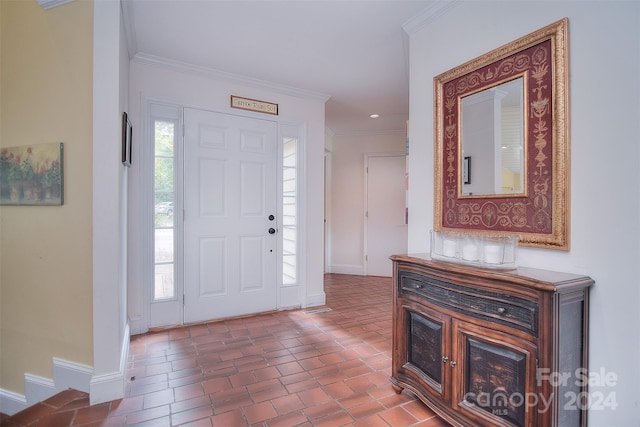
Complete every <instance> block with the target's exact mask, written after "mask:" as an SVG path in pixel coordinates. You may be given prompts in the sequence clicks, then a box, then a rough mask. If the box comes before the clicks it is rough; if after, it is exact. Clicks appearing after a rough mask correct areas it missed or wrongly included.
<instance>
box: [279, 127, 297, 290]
mask: <svg viewBox="0 0 640 427" xmlns="http://www.w3.org/2000/svg"><path fill="white" fill-rule="evenodd" d="M297 143H298V140H297V139H295V138H285V139H284V140H283V149H282V151H283V159H282V163H283V170H282V283H283V284H285V285H292V284H295V283H296V281H297V276H298V274H297V272H298V270H297V265H296V264H297V252H298V246H297V229H296V217H297V210H298V206H297V188H298V183H297V178H298V170H297V169H296V161H297V148H298V147H297Z"/></svg>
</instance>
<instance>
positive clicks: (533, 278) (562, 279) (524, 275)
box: [390, 254, 594, 291]
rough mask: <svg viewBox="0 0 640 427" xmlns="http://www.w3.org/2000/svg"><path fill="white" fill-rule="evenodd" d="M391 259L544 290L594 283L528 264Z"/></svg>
mask: <svg viewBox="0 0 640 427" xmlns="http://www.w3.org/2000/svg"><path fill="white" fill-rule="evenodd" d="M390 258H391V260H392V261H393V262H394V264H396V265H397V264H398V263H406V264H413V265H416V266H420V267H425V268H427V269H429V270H432V271H435V272H438V273H441V274H447V273H456V274H462V275H465V276H476V277H480V278H483V279H489V280H497V281H506V282H512V283H519V284H522V285H525V286H531V287H534V288H536V289H540V290H545V291H557V290H560V289H562V288H566V287H570V288H573V287H588V286H591V285H592V284H593V283H594V282H593V280H592V279H591V278H590V277H588V276H583V275H579V274H572V273H562V272H558V271H550V270H542V269H537V268H530V267H517V268H515V269H512V270H498V269H488V268H481V267H472V266H468V265H464V264H456V263H453V262H446V261H438V260H433V259H431V257H430V256H429V255H428V254H399V255H392V256H391V257H390Z"/></svg>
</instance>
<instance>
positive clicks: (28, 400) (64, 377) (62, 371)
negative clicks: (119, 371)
mask: <svg viewBox="0 0 640 427" xmlns="http://www.w3.org/2000/svg"><path fill="white" fill-rule="evenodd" d="M92 375H93V368H92V367H91V366H87V365H83V364H81V363H76V362H70V361H68V360H64V359H60V358H57V357H54V358H53V379H51V378H45V377H41V376H38V375H33V374H29V373H26V374H24V395H22V394H18V393H14V392H12V391H9V390H3V389H0V412H2V413H5V414H7V415H13V414H15V413H17V412H20V411H22V410H23V409H26V408H28V407H29V406H31V405H35V404H36V403H38V402H42V401H43V400H47V399H48V398H50V397H51V396H54V395H56V394H57V393H59V392H61V391H63V390H66V389H68V388H74V389H76V390H80V391H84V392H88V391H89V382H90V381H91V376H92Z"/></svg>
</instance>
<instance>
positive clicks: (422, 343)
mask: <svg viewBox="0 0 640 427" xmlns="http://www.w3.org/2000/svg"><path fill="white" fill-rule="evenodd" d="M400 323H401V324H402V330H403V331H404V332H403V335H404V339H405V342H404V344H403V345H401V347H400V348H402V349H404V351H403V352H402V353H403V354H402V355H401V360H400V363H399V365H400V366H401V367H402V370H403V371H404V374H405V375H408V376H409V377H411V378H413V379H414V380H415V381H416V384H419V388H420V389H421V390H422V391H425V392H429V393H430V394H433V395H435V396H436V397H438V398H440V399H444V400H450V398H451V397H450V395H451V393H450V387H449V386H448V384H449V382H450V379H449V377H450V375H451V373H450V369H449V364H448V361H449V355H450V348H451V345H450V340H451V338H450V325H451V318H450V317H448V316H444V315H442V314H440V313H437V312H435V311H432V310H429V309H427V308H426V307H424V306H422V305H419V304H415V303H406V304H403V305H402V321H401V322H400ZM425 385H426V390H425V387H424V386H425Z"/></svg>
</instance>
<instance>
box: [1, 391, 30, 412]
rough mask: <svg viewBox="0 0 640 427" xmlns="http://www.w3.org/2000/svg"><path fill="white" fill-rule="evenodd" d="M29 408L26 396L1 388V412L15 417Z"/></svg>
mask: <svg viewBox="0 0 640 427" xmlns="http://www.w3.org/2000/svg"><path fill="white" fill-rule="evenodd" d="M27 407H28V405H27V398H26V397H25V396H24V395H22V394H18V393H14V392H12V391H9V390H4V389H1V388H0V412H2V413H3V414H7V415H13V414H15V413H17V412H20V411H22V410H23V409H25V408H27Z"/></svg>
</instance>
